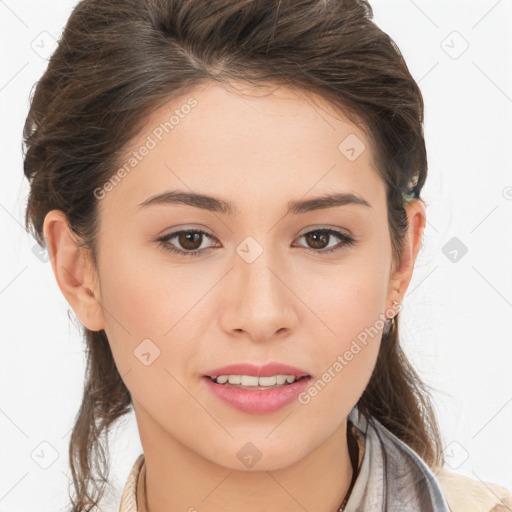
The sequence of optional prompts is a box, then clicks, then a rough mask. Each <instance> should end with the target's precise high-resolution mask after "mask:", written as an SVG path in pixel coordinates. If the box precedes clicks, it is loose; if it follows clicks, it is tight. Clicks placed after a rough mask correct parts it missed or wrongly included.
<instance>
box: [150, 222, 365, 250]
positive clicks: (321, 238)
mask: <svg viewBox="0 0 512 512" xmlns="http://www.w3.org/2000/svg"><path fill="white" fill-rule="evenodd" d="M204 237H206V238H209V239H210V240H212V239H215V240H217V239H216V238H215V237H214V236H213V235H211V234H210V233H207V232H206V231H202V230H198V229H182V230H180V231H174V232H173V233H169V234H168V235H165V236H163V237H161V238H158V239H157V240H156V241H157V242H159V243H160V245H161V246H162V247H163V248H164V249H165V250H166V251H169V252H172V253H175V254H180V255H183V256H195V255H197V254H200V253H202V252H204V251H206V250H207V249H209V248H212V246H210V247H206V248H205V247H203V248H201V246H202V245H203V241H204ZM303 237H305V238H306V240H307V243H308V244H309V245H310V246H312V249H310V250H312V252H314V253H320V254H325V253H332V252H335V251H340V250H342V249H345V248H346V247H348V246H351V245H354V244H355V243H357V242H356V240H355V239H354V238H352V237H351V236H349V235H346V234H345V233H342V232H341V231H337V230H335V229H331V228H320V229H315V230H313V231H308V232H307V233H304V234H303V235H301V236H300V237H299V238H303ZM333 237H334V238H337V239H338V240H339V243H338V244H336V245H335V246H334V247H330V248H328V249H325V247H329V244H328V242H329V240H330V239H332V238H333ZM173 239H176V241H177V242H178V244H179V245H180V246H181V247H182V249H180V248H178V247H176V246H175V245H174V244H173V243H171V240H173ZM317 249H321V250H317Z"/></svg>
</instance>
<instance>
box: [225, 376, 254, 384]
mask: <svg viewBox="0 0 512 512" xmlns="http://www.w3.org/2000/svg"><path fill="white" fill-rule="evenodd" d="M229 383H230V384H233V383H232V382H231V377H230V378H229ZM241 384H242V386H257V385H258V377H253V376H252V375H242V376H241Z"/></svg>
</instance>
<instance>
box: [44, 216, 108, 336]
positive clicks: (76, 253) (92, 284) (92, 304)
mask: <svg viewBox="0 0 512 512" xmlns="http://www.w3.org/2000/svg"><path fill="white" fill-rule="evenodd" d="M43 234H44V238H45V241H46V246H47V248H48V255H49V257H50V261H51V262H52V268H53V273H54V274H55V278H56V279H57V284H58V285H59V288H60V290H61V292H62V294H63V295H64V297H65V298H66V300H67V301H68V303H69V305H70V306H71V308H72V309H73V311H74V312H75V314H76V316H77V317H78V319H79V320H80V322H81V323H82V325H84V326H85V327H87V328H88V329H90V330H91V331H100V330H101V329H103V328H104V317H103V309H102V307H101V302H100V294H99V291H100V290H99V281H98V279H97V276H96V271H95V269H94V266H93V264H92V261H91V259H90V255H89V252H88V251H87V249H85V248H83V247H80V246H79V245H78V239H77V238H76V236H75V235H74V234H73V233H72V231H71V229H70V227H69V223H68V221H67V217H66V215H65V214H64V212H62V211H60V210H51V211H50V212H48V213H47V214H46V217H45V219H44V225H43Z"/></svg>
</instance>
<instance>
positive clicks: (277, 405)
mask: <svg viewBox="0 0 512 512" xmlns="http://www.w3.org/2000/svg"><path fill="white" fill-rule="evenodd" d="M204 380H205V381H206V385H207V386H208V388H209V389H210V390H211V392H212V393H213V394H214V395H215V396H216V397H217V398H219V399H220V400H222V401H223V402H224V403H226V404H228V405H230V406H231V407H233V408H234V409H238V410H239V411H243V412H249V413H253V414H265V413H270V412H275V411H278V410H279V409H282V408H283V407H285V406H287V405H288V404H290V403H291V402H293V401H294V400H295V399H296V398H297V395H299V394H300V393H302V392H303V391H304V390H305V389H306V388H307V387H308V384H309V381H310V380H311V377H305V378H303V379H300V380H299V381H296V382H293V383H292V384H286V385H284V386H279V387H276V388H272V389H242V388H236V387H233V386H226V385H224V384H217V383H216V382H213V380H212V379H210V378H208V377H204Z"/></svg>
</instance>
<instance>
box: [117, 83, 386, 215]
mask: <svg viewBox="0 0 512 512" xmlns="http://www.w3.org/2000/svg"><path fill="white" fill-rule="evenodd" d="M148 148H149V149H148ZM371 149H372V148H371V147H370V142H369V140H368V139H367V137H366V135H365V134H364V132H362V131H361V130H360V129H359V128H358V127H357V126H355V125H354V124H353V123H351V122H350V121H349V120H348V119H346V118H345V117H344V116H342V115H341V114H340V113H339V112H338V111H337V110H336V109H335V108H334V107H333V106H332V105H330V104H329V103H328V102H327V101H325V100H323V98H320V97H318V96H316V95H311V94H309V93H305V92H302V91H298V90H296V89H292V88H288V87H283V86H276V85H273V86H272V85H268V86H265V87H260V88H254V87H250V88H249V87H248V86H243V85H241V84H231V85H230V86H226V85H221V84H217V83H208V84H206V85H204V84H203V85H202V86H198V87H196V88H194V89H192V90H190V91H189V92H187V93H186V94H183V95H181V96H179V97H174V98H172V99H171V100H168V101H167V102H165V103H162V104H161V105H160V106H159V107H158V108H156V109H155V110H153V111H152V112H151V113H150V114H149V115H148V117H147V118H146V119H145V123H144V125H143V128H142V130H141V131H140V132H139V134H138V136H137V137H136V138H135V139H134V140H133V141H132V142H131V144H130V146H129V148H127V149H126V158H125V160H124V162H123V163H126V162H129V160H130V159H131V164H133V165H131V166H130V165H128V166H125V167H126V168H127V169H129V171H128V172H127V173H125V175H126V177H125V178H123V180H122V183H121V185H122V186H116V187H115V190H113V192H111V193H110V195H111V196H114V195H117V196H118V197H117V199H118V200H120V201H123V198H124V200H126V201H129V202H130V203H131V205H132V206H136V205H138V204H140V203H141V202H143V201H144V200H146V199H147V198H148V197H149V196H151V195H154V194H156V193H159V192H160V193H161V192H163V191H165V190H176V189H180V190H183V191H194V192H198V193H203V194H211V195H214V196H217V197H230V198H235V200H236V199H238V201H237V204H239V205H240V206H241V207H243V205H244V204H246V205H247V206H249V205H254V204H255V202H258V201H260V203H261V201H262V200H264V201H265V202H267V203H269V202H271V201H273V200H275V201H277V202H279V203H288V201H289V200H290V199H297V198H301V197H305V196H308V195H310V196H317V195H320V194H325V193H329V192H332V191H335V192H348V193H356V194H358V195H361V196H363V197H364V198H365V199H366V200H368V201H369V202H371V203H373V202H378V201H381V200H382V199H383V198H384V184H383V183H382V182H381V179H380V177H379V176H378V173H377V172H376V170H375V168H374V164H373V159H372V152H371ZM136 153H137V156H134V155H135V154H136ZM142 153H144V155H143V156H142V157H141V154H142ZM121 196H123V197H121ZM236 211H237V212H238V211H240V208H236Z"/></svg>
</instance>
